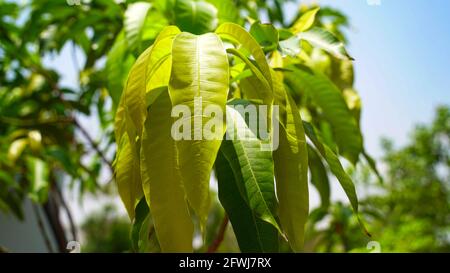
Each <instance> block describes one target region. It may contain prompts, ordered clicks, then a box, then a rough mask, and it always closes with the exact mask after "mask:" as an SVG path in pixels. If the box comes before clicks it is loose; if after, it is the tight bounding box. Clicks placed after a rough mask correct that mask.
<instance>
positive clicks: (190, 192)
mask: <svg viewBox="0 0 450 273" xmlns="http://www.w3.org/2000/svg"><path fill="white" fill-rule="evenodd" d="M228 88H229V69H228V58H227V54H226V51H225V48H224V47H223V45H222V41H221V40H220V38H219V37H218V36H217V35H216V34H213V33H208V34H204V35H200V36H196V35H193V34H190V33H184V32H183V33H181V34H179V35H178V36H177V37H176V38H175V40H174V42H173V46H172V74H171V78H170V82H169V95H170V98H171V101H172V105H173V107H174V108H176V107H178V109H181V108H183V107H185V108H187V109H188V113H186V112H182V114H183V117H182V120H185V121H186V120H187V123H188V126H189V127H190V128H185V126H183V130H186V131H187V133H188V137H187V139H186V138H184V139H181V140H178V141H176V145H177V149H178V152H179V154H178V156H179V166H180V171H181V173H182V174H183V177H182V180H183V184H184V187H185V190H186V195H187V199H188V201H189V203H190V205H191V206H192V208H193V210H194V211H195V213H196V214H197V216H198V217H199V220H200V226H201V227H202V228H203V227H204V226H205V222H206V218H207V215H208V210H209V206H210V199H209V180H210V174H211V170H212V167H213V165H214V161H215V158H216V155H217V151H218V150H219V147H220V143H221V140H222V137H223V134H224V133H225V128H226V124H225V122H224V117H223V116H221V115H215V116H214V117H211V116H210V115H208V114H207V113H205V110H207V109H208V108H209V109H210V110H213V109H215V110H218V111H221V113H224V112H225V105H226V100H227V96H228ZM207 107H208V108H207ZM184 110H186V109H184ZM196 124H197V125H198V124H201V125H204V126H206V125H208V124H214V127H215V130H214V133H213V134H214V135H213V136H210V137H211V138H209V137H207V136H206V135H203V129H202V128H196V127H198V126H197V125H196Z"/></svg>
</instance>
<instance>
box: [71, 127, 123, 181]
mask: <svg viewBox="0 0 450 273" xmlns="http://www.w3.org/2000/svg"><path fill="white" fill-rule="evenodd" d="M73 124H75V126H76V127H77V128H78V129H79V130H80V132H81V133H82V134H83V136H84V137H85V138H86V140H87V141H88V142H89V144H90V145H91V147H92V148H93V149H94V150H95V151H96V152H97V154H98V155H99V156H100V158H101V159H102V160H103V162H104V163H105V164H107V165H108V167H109V169H110V170H111V172H113V173H114V169H113V167H112V163H111V162H110V161H109V160H108V159H107V158H106V157H105V155H104V154H103V152H102V151H101V150H100V148H99V147H98V145H97V144H96V143H95V141H94V140H93V139H92V137H91V136H90V135H89V133H88V132H87V131H86V129H84V128H83V127H82V126H81V125H80V123H79V122H78V120H76V119H74V120H73Z"/></svg>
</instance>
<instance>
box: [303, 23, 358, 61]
mask: <svg viewBox="0 0 450 273" xmlns="http://www.w3.org/2000/svg"><path fill="white" fill-rule="evenodd" d="M298 35H299V37H300V39H302V40H304V41H307V42H308V43H310V44H311V45H312V46H314V47H318V48H320V49H323V50H325V51H326V52H328V53H330V54H331V55H333V56H334V57H336V58H338V59H342V60H351V61H353V60H354V59H353V58H352V57H351V56H350V55H349V54H348V53H347V50H345V45H344V43H343V42H341V41H340V40H339V39H338V38H336V36H334V35H333V34H332V33H331V32H329V31H328V30H325V29H322V28H318V27H313V28H312V29H310V30H308V31H306V32H302V33H300V34H298Z"/></svg>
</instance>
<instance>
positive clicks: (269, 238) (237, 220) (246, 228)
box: [215, 151, 278, 253]
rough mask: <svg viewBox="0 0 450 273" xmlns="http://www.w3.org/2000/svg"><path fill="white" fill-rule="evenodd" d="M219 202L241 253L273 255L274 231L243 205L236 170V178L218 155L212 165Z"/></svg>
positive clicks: (273, 228) (238, 170)
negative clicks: (270, 253)
mask: <svg viewBox="0 0 450 273" xmlns="http://www.w3.org/2000/svg"><path fill="white" fill-rule="evenodd" d="M215 170H216V176H217V182H218V187H219V200H220V203H221V204H222V206H223V207H224V208H225V211H226V213H227V214H228V217H229V218H230V222H231V225H232V226H233V231H234V234H235V235H236V239H237V241H238V244H239V248H240V250H241V252H244V253H246V252H250V253H255V252H277V251H278V231H277V230H276V228H275V227H274V226H272V225H271V224H269V223H267V222H265V221H263V220H261V219H259V218H258V217H256V216H255V215H254V213H253V212H252V210H251V209H250V207H249V206H248V204H247V202H246V201H245V200H244V198H243V197H242V196H241V194H240V193H239V188H238V185H237V184H238V183H239V184H241V185H242V184H243V183H244V182H243V181H242V173H241V169H240V168H235V170H236V175H235V174H234V172H233V169H232V168H231V166H230V163H229V162H228V161H227V159H226V158H225V156H224V155H223V153H222V151H219V153H218V154H217V159H216V163H215Z"/></svg>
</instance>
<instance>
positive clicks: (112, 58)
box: [106, 32, 134, 108]
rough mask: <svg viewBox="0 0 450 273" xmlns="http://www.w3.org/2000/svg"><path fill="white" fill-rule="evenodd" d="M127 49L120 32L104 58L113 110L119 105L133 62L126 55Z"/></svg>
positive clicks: (131, 57) (122, 34)
mask: <svg viewBox="0 0 450 273" xmlns="http://www.w3.org/2000/svg"><path fill="white" fill-rule="evenodd" d="M127 48H128V43H127V40H126V39H125V35H124V33H123V32H121V33H120V34H119V35H118V36H117V38H116V41H115V42H114V45H113V47H112V48H111V50H110V51H109V52H108V55H107V57H106V72H107V78H108V82H107V84H108V92H109V95H110V96H111V99H112V101H113V105H114V108H117V106H118V105H119V101H120V96H121V94H122V90H123V86H124V84H125V81H126V77H127V76H128V72H129V70H130V69H131V67H132V65H133V62H134V57H133V55H132V54H127Z"/></svg>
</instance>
